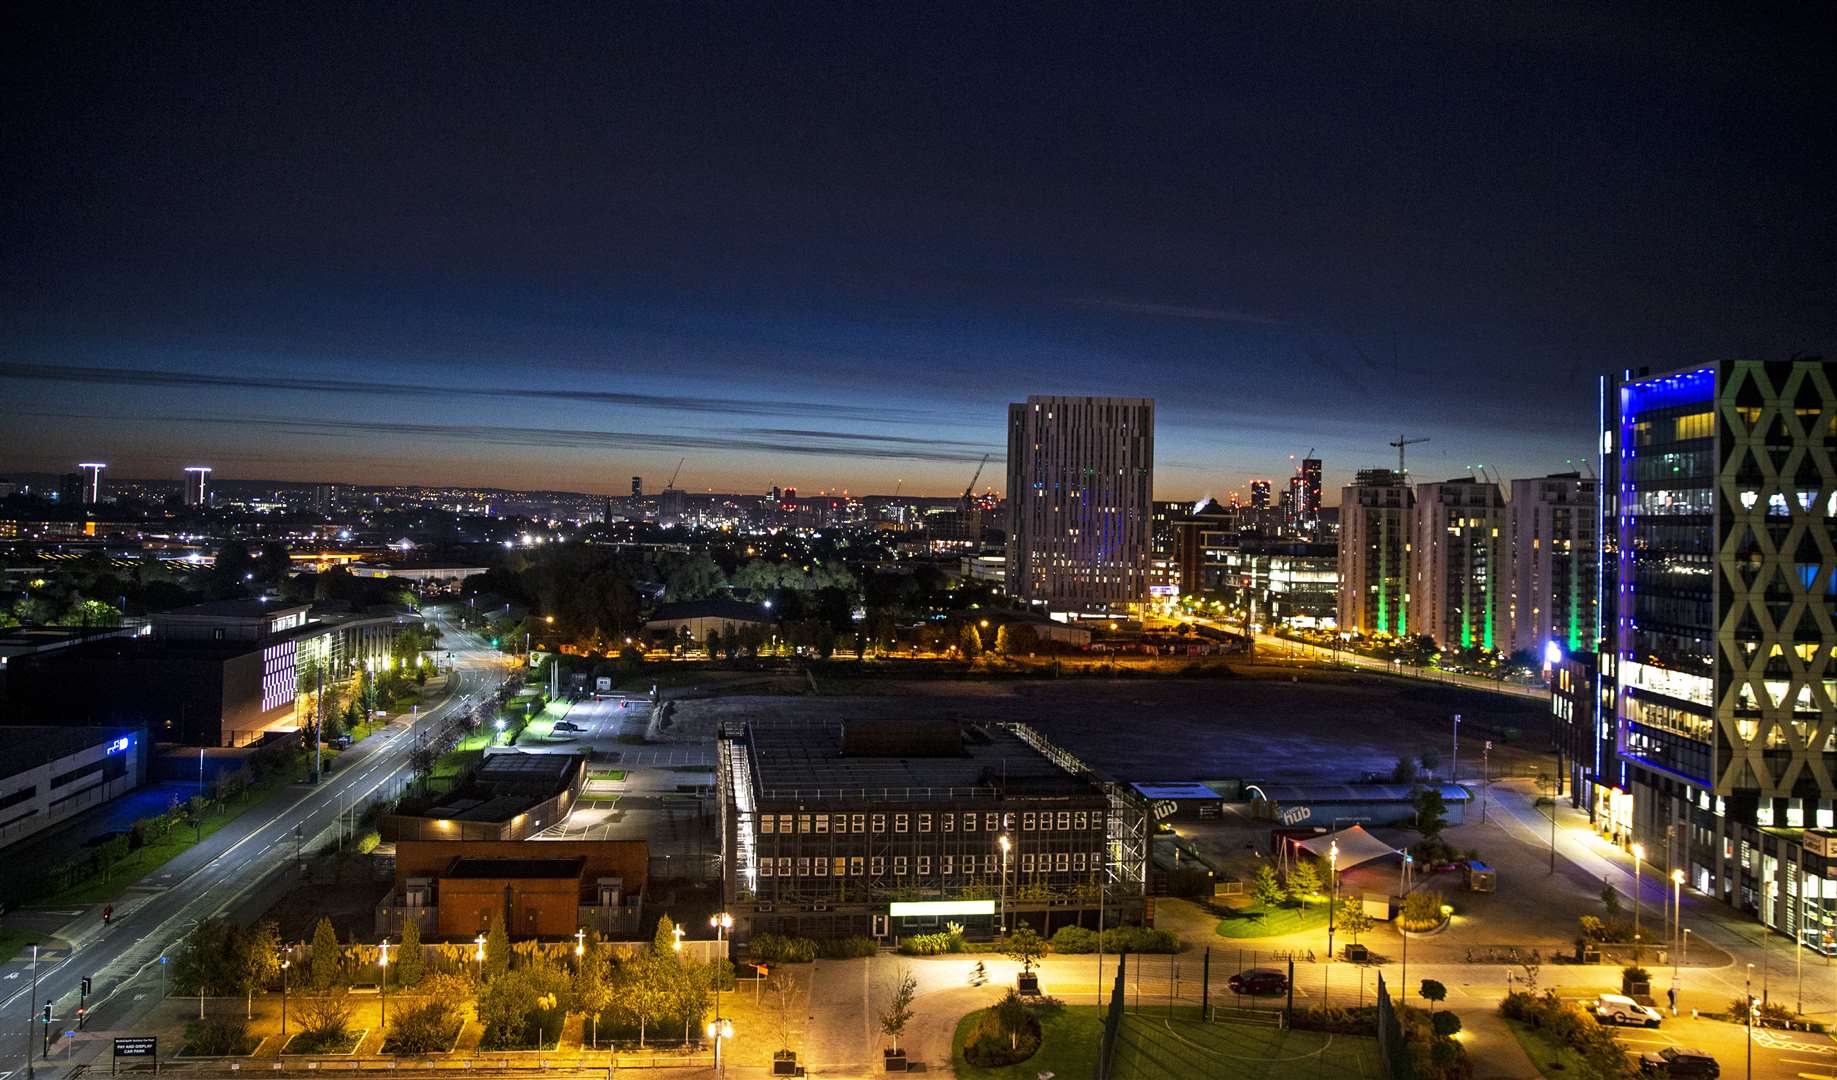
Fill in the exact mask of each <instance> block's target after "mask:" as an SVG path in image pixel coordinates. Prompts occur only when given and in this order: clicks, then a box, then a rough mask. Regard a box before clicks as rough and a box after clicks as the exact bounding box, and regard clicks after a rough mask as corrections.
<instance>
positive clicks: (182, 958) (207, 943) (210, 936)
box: [172, 918, 243, 995]
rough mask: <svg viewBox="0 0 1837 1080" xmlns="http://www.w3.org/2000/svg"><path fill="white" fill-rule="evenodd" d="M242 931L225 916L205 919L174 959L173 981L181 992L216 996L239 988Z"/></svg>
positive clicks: (240, 983) (174, 986)
mask: <svg viewBox="0 0 1837 1080" xmlns="http://www.w3.org/2000/svg"><path fill="white" fill-rule="evenodd" d="M241 936H242V935H241V933H240V931H239V930H238V929H237V926H236V924H235V923H234V922H231V921H230V920H229V919H224V918H214V919H205V920H204V921H203V922H201V923H199V924H198V925H197V926H196V927H195V928H194V929H193V930H192V932H191V934H190V935H189V936H187V937H186V939H185V947H184V948H183V949H182V950H181V951H180V952H179V954H178V956H176V957H174V958H173V965H172V984H173V988H174V989H175V990H177V991H178V992H179V993H181V994H199V995H205V994H209V995H217V994H222V993H227V992H234V991H236V990H240V989H241V988H242V971H241V968H242V949H241V946H242V944H243V943H242V942H241V941H240V940H239V939H240V938H241Z"/></svg>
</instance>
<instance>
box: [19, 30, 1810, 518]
mask: <svg viewBox="0 0 1837 1080" xmlns="http://www.w3.org/2000/svg"><path fill="white" fill-rule="evenodd" d="M966 10H967V9H966ZM1652 14H1653V15H1654V16H1655V18H1654V19H1652V20H1650V21H1645V20H1638V19H1627V20H1624V21H1620V20H1608V19H1606V18H1604V17H1603V16H1602V15H1601V14H1600V13H1599V12H1594V11H1592V10H1590V9H1588V8H1586V7H1585V6H1580V5H1577V6H1570V7H1558V8H1552V9H1548V10H1545V11H1541V12H1536V13H1517V14H1513V15H1511V16H1509V17H1508V16H1506V15H1503V14H1500V15H1499V16H1498V17H1497V19H1496V20H1482V19H1478V18H1475V17H1473V16H1471V15H1466V14H1460V13H1456V12H1408V13H1406V12H1403V11H1392V10H1386V9H1378V8H1374V9H1359V10H1338V11H1335V12H1334V13H1332V15H1331V16H1330V17H1327V18H1308V19H1303V18H1298V17H1297V15H1296V13H1294V12H1292V11H1287V10H1284V9H1281V8H1270V9H1263V10H1254V11H1242V10H1240V11H1234V12H1231V13H1229V15H1226V14H1223V13H1214V14H1213V15H1212V17H1211V18H1209V19H1196V20H1194V21H1192V22H1190V23H1189V22H1183V21H1180V20H1176V19H1173V18H1171V17H1170V18H1166V19H1130V18H1126V17H1111V16H1107V15H1105V14H1104V13H1093V14H1088V15H1086V16H1083V17H1072V16H1069V15H1062V18H1061V19H1058V20H1055V21H1053V22H1051V23H1043V22H1041V21H1037V20H1033V19H1029V18H1027V17H1025V16H1022V15H1018V14H1008V15H993V16H990V15H982V16H978V17H977V20H978V25H980V26H981V27H982V31H983V32H982V33H981V34H971V35H964V34H961V33H958V32H957V31H958V29H959V28H958V27H957V26H955V25H953V24H952V20H950V19H948V18H943V19H933V18H932V17H931V16H930V15H925V16H920V15H918V14H916V13H912V14H909V15H907V16H905V17H901V18H890V19H879V18H866V17H864V18H860V19H858V20H857V19H850V18H848V17H846V16H838V15H835V14H834V13H832V14H831V17H829V18H825V19H823V20H818V19H815V18H812V17H810V16H806V15H798V14H791V15H787V16H785V17H783V18H771V17H764V16H741V15H738V14H733V15H731V17H730V18H728V19H725V20H719V21H717V20H696V19H683V20H668V21H666V20H647V19H644V18H642V17H627V18H625V19H623V20H621V17H620V15H619V14H617V13H610V12H608V13H598V16H597V17H595V16H580V17H578V18H570V17H557V16H554V15H550V16H546V17H544V18H536V19H523V20H520V21H518V22H517V23H516V25H515V26H514V28H513V27H511V26H506V25H500V24H498V23H497V22H496V21H495V19H494V17H492V16H490V15H488V14H482V13H481V14H478V15H477V16H476V17H475V18H472V19H468V20H443V21H442V23H443V24H442V25H441V26H440V29H439V33H438V34H436V35H434V36H431V37H430V36H429V35H428V32H427V30H426V29H425V27H424V20H422V19H420V18H418V17H416V16H415V15H413V14H412V13H410V12H408V11H406V10H405V9H404V10H384V9H348V10H345V11H341V12H339V13H337V14H336V15H335V16H330V17H328V16H326V15H325V14H324V13H316V14H314V15H312V16H305V15H303V14H297V13H284V12H283V13H276V14H274V15H273V16H272V17H254V16H252V15H249V16H238V15H234V14H232V15H226V16H225V17H223V18H220V19H213V20H208V21H206V20H200V19H193V18H191V17H190V16H188V15H187V14H186V13H184V12H181V11H178V10H176V9H173V10H165V11H159V10H148V11H142V12H138V13H133V14H129V15H123V14H120V13H117V14H116V15H114V16H112V17H111V18H108V19H100V18H94V17H92V15H91V13H89V12H86V11H85V10H83V9H82V8H80V7H74V6H73V7H60V8H56V9H52V8H35V9H22V10H20V11H18V12H15V13H13V15H12V19H11V23H12V27H11V28H12V29H13V30H14V31H15V33H14V34H13V35H11V36H12V37H13V38H14V39H15V40H39V39H46V38H51V39H56V40H58V41H60V42H61V43H63V47H60V48H59V49H57V50H39V51H37V52H36V53H35V54H34V55H33V56H32V57H28V58H26V59H25V60H23V61H22V63H21V65H20V68H19V71H20V79H21V82H22V84H24V85H29V86H34V87H37V88H38V89H37V91H36V92H35V93H33V94H22V95H18V96H15V97H14V98H13V99H12V100H10V101H9V103H8V104H7V105H6V106H5V109H6V115H7V118H8V120H9V127H10V128H12V129H13V130H15V131H16V132H17V133H18V136H19V142H18V149H19V152H18V153H16V154H14V155H11V158H12V161H11V163H10V165H9V169H8V177H9V180H10V181H11V184H10V186H11V188H12V190H13V191H14V192H15V193H16V200H17V203H18V205H20V206H29V207H31V208H32V212H31V213H30V214H16V215H13V216H11V217H9V218H8V219H7V224H6V225H5V230H6V232H5V236H6V239H7V241H8V242H7V243H6V245H5V250H6V254H5V255H4V256H0V260H3V261H0V272H4V273H5V275H6V279H7V281H8V283H9V286H10V287H9V289H8V290H6V293H5V299H4V300H0V340H4V341H5V344H6V349H5V353H4V355H3V356H0V363H3V365H4V366H0V385H4V387H5V393H4V395H0V397H3V398H4V404H3V405H0V417H3V418H4V421H5V422H6V423H7V425H8V426H9V428H11V429H13V430H16V431H22V432H28V433H29V434H30V436H31V437H30V438H29V439H24V440H18V441H16V442H15V443H14V444H13V446H12V453H13V455H14V456H12V457H9V459H8V460H6V461H4V462H0V467H4V468H7V469H38V470H46V471H55V470H60V469H65V468H68V463H69V462H73V461H80V460H86V459H87V458H88V457H89V456H91V455H99V456H103V457H105V458H106V459H107V460H109V461H110V462H111V463H112V466H113V468H114V469H115V470H116V474H117V475H124V476H125V475H148V474H164V473H170V472H177V471H178V470H179V469H181V468H183V467H184V466H186V465H190V464H195V463H197V462H198V461H209V462H212V463H214V465H215V467H216V468H217V469H218V470H219V472H218V474H217V475H219V476H223V477H234V476H237V475H243V476H254V475H260V476H265V477H272V478H275V479H282V480H287V479H298V480H302V481H304V480H313V479H329V480H336V481H344V482H354V481H360V480H377V481H382V482H421V483H428V484H459V485H491V486H499V487H510V488H534V487H544V488H559V489H567V490H581V491H590V492H602V493H608V494H612V493H617V492H619V491H620V490H622V487H623V485H622V483H621V480H620V478H621V477H624V476H628V475H630V474H633V473H637V474H641V475H646V476H651V475H656V476H667V475H668V474H669V472H670V470H671V469H673V468H674V466H675V464H676V462H677V461H678V459H679V458H682V457H687V458H688V459H689V460H688V463H687V465H686V466H685V469H684V473H683V477H682V486H683V487H685V488H688V489H690V490H704V489H708V488H713V489H715V490H723V489H726V490H764V489H765V488H767V487H769V486H771V485H772V484H779V485H785V484H796V485H797V486H799V487H800V488H804V489H815V488H844V487H846V488H848V489H850V490H852V491H891V490H893V489H894V487H895V486H896V485H899V486H901V487H902V489H903V490H908V491H920V492H924V493H928V494H936V495H949V494H952V493H954V492H957V491H960V490H961V485H962V483H963V482H964V480H965V479H966V478H967V477H968V475H969V474H970V472H971V471H972V470H973V468H974V465H975V463H976V461H977V460H978V459H979V458H980V457H981V455H982V454H983V453H987V452H993V453H995V454H996V455H997V456H998V457H999V455H1000V451H1001V447H1002V443H1003V433H1002V427H1001V424H1002V416H1003V406H1004V405H1005V403H1006V402H1008V401H1012V400H1018V399H1020V398H1023V397H1025V396H1027V395H1029V394H1036V393H1050V394H1063V395H1084V394H1091V395H1100V396H1102V395H1110V396H1117V395H1123V396H1145V397H1153V398H1155V399H1156V400H1158V401H1160V402H1162V403H1163V405H1162V408H1161V410H1160V418H1159V425H1160V430H1159V431H1158V432H1157V439H1158V443H1159V445H1160V449H1161V454H1160V460H1159V461H1158V462H1157V472H1158V473H1159V474H1160V475H1159V477H1158V482H1157V491H1156V493H1155V494H1156V496H1157V497H1159V498H1167V499H1181V500H1184V499H1195V500H1196V499H1198V498H1200V497H1202V496H1206V495H1213V496H1218V497H1220V498H1224V497H1226V496H1228V494H1229V492H1231V491H1232V490H1242V489H1243V485H1244V481H1245V480H1247V479H1248V478H1251V477H1264V476H1266V477H1269V478H1271V479H1274V480H1275V481H1276V482H1277V484H1278V485H1280V484H1281V483H1282V482H1283V480H1284V478H1285V477H1286V474H1287V469H1288V461H1289V456H1290V455H1291V454H1292V455H1295V456H1297V457H1299V456H1301V455H1303V454H1305V452H1306V451H1307V449H1308V448H1309V447H1310V446H1313V447H1316V448H1317V454H1318V456H1319V457H1321V458H1322V459H1324V461H1325V462H1326V473H1325V476H1324V484H1323V486H1324V488H1325V489H1326V490H1328V491H1337V490H1338V489H1339V488H1340V487H1342V486H1343V485H1344V484H1345V483H1346V482H1348V481H1349V479H1350V477H1351V476H1352V475H1353V473H1354V472H1355V471H1356V470H1357V469H1359V468H1363V467H1369V466H1382V465H1385V464H1386V463H1387V462H1388V460H1389V458H1390V454H1389V453H1388V451H1387V449H1386V446H1385V444H1386V443H1388V442H1389V441H1390V440H1391V439H1394V438H1396V437H1397V436H1398V434H1400V433H1401V434H1407V435H1409V436H1411V437H1425V436H1426V437H1428V438H1429V439H1430V440H1431V441H1429V442H1428V443H1426V444H1423V445H1419V446H1417V447H1415V448H1414V450H1413V452H1412V463H1413V466H1414V468H1413V471H1414V472H1415V473H1416V475H1417V476H1418V477H1420V478H1423V479H1431V478H1433V479H1445V478H1448V477H1451V476H1455V475H1459V474H1461V473H1462V472H1463V471H1465V470H1466V468H1467V466H1469V465H1470V464H1474V463H1479V462H1484V463H1485V464H1487V465H1489V466H1492V467H1494V468H1497V469H1498V470H1499V471H1500V472H1502V473H1504V474H1506V475H1510V476H1539V475H1544V474H1546V473H1550V472H1554V471H1559V470H1561V469H1563V468H1564V467H1565V463H1566V462H1567V461H1569V460H1572V459H1576V458H1579V457H1581V456H1585V455H1589V454H1590V453H1591V451H1592V447H1593V438H1594V434H1593V431H1592V426H1593V382H1594V379H1595V377H1596V376H1597V375H1599V374H1600V373H1602V372H1605V371H1614V370H1620V369H1621V368H1624V367H1629V366H1631V367H1635V368H1637V367H1645V366H1650V367H1651V368H1653V369H1654V370H1664V369H1668V368H1671V367H1675V366H1678V365H1680V364H1689V363H1709V362H1715V361H1717V360H1721V359H1725V358H1732V357H1742V356H1752V357H1761V358H1765V357H1772V356H1784V355H1791V354H1794V353H1798V352H1817V351H1820V350H1822V351H1825V352H1827V353H1828V352H1829V351H1830V349H1829V345H1830V338H1831V331H1832V325H1831V322H1830V319H1829V315H1828V306H1827V305H1826V304H1825V303H1824V298H1825V297H1827V296H1828V295H1829V283H1830V275H1829V260H1828V258H1826V257H1824V255H1823V254H1822V248H1821V247H1820V246H1819V241H1818V237H1820V236H1821V235H1828V234H1829V232H1830V227H1831V225H1832V209H1831V207H1830V205H1829V204H1830V201H1829V200H1828V199H1827V198H1824V197H1822V181H1821V179H1820V178H1821V176H1822V174H1823V172H1824V170H1823V169H1822V168H1821V167H1820V162H1819V160H1818V155H1817V154H1816V153H1813V154H1808V155H1793V156H1789V157H1787V158H1785V159H1779V158H1778V156H1777V155H1775V154H1772V153H1771V150H1772V148H1774V147H1777V146H1780V145H1804V144H1805V143H1806V142H1807V140H1806V139H1804V138H1803V136H1802V133H1803V131H1805V130H1808V129H1809V126H1810V125H1814V124H1816V123H1818V122H1819V112H1818V105H1817V103H1818V102H1819V101H1820V95H1818V94H1817V93H1816V92H1814V91H1812V88H1811V85H1810V83H1809V82H1808V81H1807V80H1809V79H1810V78H1811V76H1810V75H1809V72H1811V71H1814V70H1815V69H1816V65H1815V64H1813V63H1809V62H1807V63H1799V62H1795V57H1799V56H1801V55H1802V54H1806V50H1809V49H1810V48H1812V45H1811V43H1812V42H1815V41H1819V40H1822V36H1821V35H1820V33H1818V32H1817V31H1818V26H1816V25H1813V26H1804V25H1792V24H1791V23H1790V22H1788V21H1780V22H1774V23H1762V22H1757V21H1753V20H1747V19H1742V18H1739V17H1737V16H1734V15H1722V14H1717V13H1710V12H1693V13H1690V14H1688V15H1675V13H1674V14H1673V16H1672V17H1670V18H1666V19H1658V18H1656V16H1657V14H1658V9H1656V8H1655V9H1654V11H1653V13H1652ZM966 17H967V16H966ZM1808 17H1812V18H1816V17H1818V16H1808ZM601 20H603V21H601ZM1636 28H1637V29H1636ZM510 39H515V40H516V41H517V42H518V44H517V45H516V46H515V47H508V46H506V45H505V44H504V42H505V41H506V40H510ZM966 42H967V43H966ZM130 43H131V44H130ZM148 43H152V44H148ZM836 46H840V47H839V48H838V47H836ZM130 54H131V55H132V56H133V60H134V62H133V63H132V64H128V63H124V58H125V57H126V56H127V55H130ZM1501 57H1509V58H1510V62H1509V63H1500V62H1496V61H1498V60H1499V58H1501ZM1757 57H1766V58H1767V62H1766V63H1764V64H1760V63H1754V62H1753V60H1754V59H1755V58H1757ZM538 63H539V64H540V66H541V67H542V69H543V71H544V75H545V77H546V78H547V80H548V81H546V82H541V81H538V82H531V81H530V80H527V79H525V78H523V77H521V75H520V73H522V72H525V71H527V70H529V68H530V66H531V65H532V64H538ZM790 70H796V71H805V72H809V73H810V76H809V77H808V78H802V79H786V78H784V77H783V72H785V71H790ZM940 72H943V73H945V74H944V75H943V76H941V77H940V76H939V75H938V73H940ZM1423 73H1429V74H1430V76H1431V77H1430V78H1428V79H1427V80H1425V78H1424V74H1423ZM481 75H482V76H483V77H480V76H481ZM558 85H565V86H566V87H567V88H568V89H567V91H566V92H565V93H562V92H559V91H557V90H555V89H553V88H554V87H555V86H558ZM299 87H311V88H312V90H311V92H309V93H299V92H296V89H297V88H299ZM761 87H770V88H771V92H770V93H766V94H761V93H759V92H758V90H759V88H761ZM462 101H463V102H466V103H467V104H466V106H465V107H463V108H456V107H454V103H456V102H462ZM1633 160H1637V161H1639V163H1640V164H1639V167H1638V168H1636V169H1634V168H1623V167H1620V166H1616V165H1615V164H1614V163H1615V162H1630V161H1633ZM1757 160H1769V161H1772V162H1773V164H1772V165H1770V167H1769V170H1768V172H1767V177H1766V181H1765V182H1764V183H1755V182H1753V177H1752V175H1751V170H1750V168H1749V166H1748V164H1747V163H1749V162H1752V161H1757ZM46 161H56V162H58V163H59V167H58V168H57V169H55V170H50V169H43V168H40V167H37V165H36V164H35V163H39V162H46ZM1603 166H1605V167H1603ZM1686 177H1688V178H1689V181H1688V182H1687V183H1686V182H1684V178H1686ZM1711 266H1713V267H1715V268H1716V271H1715V273H1713V274H1710V273H1707V272H1706V271H1705V270H1704V269H1702V268H1705V267H1711Z"/></svg>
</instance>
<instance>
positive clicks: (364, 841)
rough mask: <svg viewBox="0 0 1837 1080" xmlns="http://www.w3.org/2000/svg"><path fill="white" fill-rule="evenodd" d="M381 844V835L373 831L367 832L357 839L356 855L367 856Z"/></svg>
mask: <svg viewBox="0 0 1837 1080" xmlns="http://www.w3.org/2000/svg"><path fill="white" fill-rule="evenodd" d="M382 842H383V834H382V833H379V832H377V831H376V830H375V829H371V830H370V831H369V832H367V833H365V834H363V835H362V836H360V837H358V839H357V853H358V854H359V855H368V854H370V853H371V852H372V851H375V850H376V846H377V845H378V844H380V843H382Z"/></svg>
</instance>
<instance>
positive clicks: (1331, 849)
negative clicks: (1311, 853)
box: [1327, 840, 1339, 961]
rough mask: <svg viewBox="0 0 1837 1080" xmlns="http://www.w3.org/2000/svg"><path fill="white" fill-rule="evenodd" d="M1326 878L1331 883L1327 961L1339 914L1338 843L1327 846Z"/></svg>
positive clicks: (1328, 906)
mask: <svg viewBox="0 0 1837 1080" xmlns="http://www.w3.org/2000/svg"><path fill="white" fill-rule="evenodd" d="M1327 876H1328V878H1329V879H1330V880H1331V881H1332V887H1331V889H1330V890H1329V893H1328V895H1329V899H1328V900H1327V960H1328V961H1331V960H1332V959H1333V931H1334V930H1335V929H1336V927H1335V917H1336V916H1337V915H1338V914H1339V912H1338V910H1337V909H1338V907H1339V841H1338V840H1334V841H1331V842H1330V843H1328V844H1327Z"/></svg>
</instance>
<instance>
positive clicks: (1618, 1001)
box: [1595, 994, 1665, 1027]
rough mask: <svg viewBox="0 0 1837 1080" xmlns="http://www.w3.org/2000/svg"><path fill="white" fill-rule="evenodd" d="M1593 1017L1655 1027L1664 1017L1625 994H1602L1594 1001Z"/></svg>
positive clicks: (1618, 1022) (1619, 1022)
mask: <svg viewBox="0 0 1837 1080" xmlns="http://www.w3.org/2000/svg"><path fill="white" fill-rule="evenodd" d="M1595 1018H1596V1019H1598V1020H1601V1021H1603V1022H1612V1023H1616V1024H1638V1025H1639V1026H1641V1027H1657V1026H1658V1025H1659V1023H1660V1022H1661V1021H1663V1020H1664V1018H1665V1017H1664V1014H1663V1013H1661V1012H1659V1011H1658V1010H1657V1009H1654V1008H1652V1007H1651V1006H1650V1005H1641V1004H1640V1003H1639V1002H1637V1001H1634V1000H1633V999H1632V998H1630V997H1627V996H1626V995H1625V994H1602V995H1601V999H1600V1000H1599V1001H1597V1002H1595Z"/></svg>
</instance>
